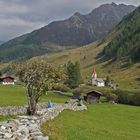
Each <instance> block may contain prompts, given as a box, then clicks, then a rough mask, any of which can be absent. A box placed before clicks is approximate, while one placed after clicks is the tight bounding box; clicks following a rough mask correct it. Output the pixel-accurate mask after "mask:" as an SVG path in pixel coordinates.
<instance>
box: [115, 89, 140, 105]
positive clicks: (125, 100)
mask: <svg viewBox="0 0 140 140" xmlns="http://www.w3.org/2000/svg"><path fill="white" fill-rule="evenodd" d="M116 95H118V102H119V103H122V104H129V105H140V93H137V92H128V91H122V90H117V91H116Z"/></svg>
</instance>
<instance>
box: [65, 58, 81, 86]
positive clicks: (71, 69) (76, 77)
mask: <svg viewBox="0 0 140 140" xmlns="http://www.w3.org/2000/svg"><path fill="white" fill-rule="evenodd" d="M67 76H68V78H67V80H66V84H67V85H68V86H69V87H71V88H74V87H77V86H78V85H79V84H81V83H82V76H81V72H80V65H79V63H78V62H76V63H72V62H71V61H69V62H68V63H67Z"/></svg>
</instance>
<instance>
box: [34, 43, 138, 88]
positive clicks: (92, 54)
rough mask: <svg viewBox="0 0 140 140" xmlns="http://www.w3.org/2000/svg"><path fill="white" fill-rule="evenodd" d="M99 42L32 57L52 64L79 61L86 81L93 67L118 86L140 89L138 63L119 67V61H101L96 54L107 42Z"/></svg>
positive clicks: (101, 75)
mask: <svg viewBox="0 0 140 140" xmlns="http://www.w3.org/2000/svg"><path fill="white" fill-rule="evenodd" d="M98 44H99V42H96V43H94V44H90V45H87V46H84V47H80V48H77V49H72V50H67V51H63V52H59V53H52V54H49V55H45V56H41V57H36V58H34V59H43V60H45V61H47V62H48V63H51V64H53V65H57V66H58V65H63V64H65V63H67V62H68V61H69V60H71V61H79V63H80V65H81V71H82V75H83V77H84V80H85V81H86V82H87V81H89V80H91V72H92V70H93V67H95V68H96V70H97V74H98V77H103V78H106V76H110V77H111V78H112V79H113V80H114V81H115V82H116V83H118V84H119V87H120V88H122V89H127V90H139V89H140V64H139V63H136V64H134V65H133V66H130V67H124V68H120V62H119V61H117V62H114V63H113V64H112V63H111V64H110V61H102V59H101V58H98V54H99V53H100V52H102V51H103V49H104V47H105V46H106V45H107V44H108V42H105V43H102V44H101V45H99V46H98Z"/></svg>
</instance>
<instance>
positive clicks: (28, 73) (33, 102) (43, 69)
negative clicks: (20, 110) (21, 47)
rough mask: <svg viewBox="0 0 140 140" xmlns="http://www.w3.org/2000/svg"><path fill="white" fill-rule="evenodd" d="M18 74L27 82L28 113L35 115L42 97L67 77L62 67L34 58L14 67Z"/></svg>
mask: <svg viewBox="0 0 140 140" xmlns="http://www.w3.org/2000/svg"><path fill="white" fill-rule="evenodd" d="M13 69H14V72H15V74H16V75H18V76H19V78H20V80H21V81H22V82H24V83H25V85H26V90H27V100H28V109H27V114H28V115H34V114H35V113H36V111H37V103H38V102H39V99H40V97H41V96H42V95H43V94H45V93H46V92H47V91H48V90H51V89H52V87H53V86H54V85H55V84H56V83H58V82H62V81H63V79H65V74H64V72H63V70H62V69H60V68H55V67H53V66H51V65H49V64H47V63H46V62H44V61H37V60H32V61H28V62H26V63H24V64H18V65H16V66H14V67H13Z"/></svg>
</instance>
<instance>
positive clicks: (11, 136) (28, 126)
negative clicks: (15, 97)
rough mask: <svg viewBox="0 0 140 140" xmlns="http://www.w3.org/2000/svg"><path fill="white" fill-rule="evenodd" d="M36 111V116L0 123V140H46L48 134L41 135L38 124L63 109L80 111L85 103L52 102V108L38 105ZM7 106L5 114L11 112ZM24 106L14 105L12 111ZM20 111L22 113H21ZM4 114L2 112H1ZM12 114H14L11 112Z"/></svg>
mask: <svg viewBox="0 0 140 140" xmlns="http://www.w3.org/2000/svg"><path fill="white" fill-rule="evenodd" d="M38 107H39V109H38V112H37V114H38V115H36V116H18V117H17V118H16V119H12V120H10V121H6V122H1V123H0V140H48V139H49V138H48V136H45V137H44V136H43V134H42V132H41V131H40V126H41V125H42V123H44V122H46V121H47V120H52V119H54V118H55V117H57V116H58V115H59V113H61V112H62V111H63V110H64V109H71V110H74V111H81V110H84V109H87V107H86V106H85V105H82V106H77V105H76V104H75V103H74V102H73V101H70V102H69V103H68V104H54V105H53V107H52V108H46V104H41V105H39V106H38ZM10 108H13V107H8V109H9V110H8V111H7V112H6V111H4V109H6V107H4V108H3V109H2V108H1V111H2V110H3V111H4V112H5V114H6V115H7V114H9V113H12V112H11V111H10ZM25 109H26V107H23V108H22V107H14V108H13V111H17V112H18V113H21V111H22V110H23V112H24V111H26V110H25ZM23 112H22V113H23ZM3 114H4V113H3ZM12 114H16V112H13V113H12Z"/></svg>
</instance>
